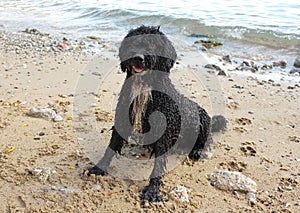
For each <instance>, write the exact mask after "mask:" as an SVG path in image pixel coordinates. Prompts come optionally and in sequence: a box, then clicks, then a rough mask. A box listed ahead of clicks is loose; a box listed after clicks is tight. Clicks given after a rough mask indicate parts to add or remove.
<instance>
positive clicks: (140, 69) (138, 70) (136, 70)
mask: <svg viewBox="0 0 300 213" xmlns="http://www.w3.org/2000/svg"><path fill="white" fill-rule="evenodd" d="M132 68H133V70H134V72H137V73H140V72H143V70H144V69H143V68H138V67H136V66H132Z"/></svg>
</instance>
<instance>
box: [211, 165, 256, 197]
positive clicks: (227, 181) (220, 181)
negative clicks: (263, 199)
mask: <svg viewBox="0 0 300 213" xmlns="http://www.w3.org/2000/svg"><path fill="white" fill-rule="evenodd" d="M208 178H209V181H210V184H211V185H212V186H214V187H216V188H217V189H220V190H224V191H232V192H235V193H238V192H241V193H246V194H248V196H249V199H250V201H252V202H253V201H255V200H256V197H255V193H256V191H257V184H256V182H255V181H254V180H252V179H251V178H249V177H247V176H245V175H243V174H242V173H240V172H230V171H226V170H218V171H216V172H214V173H212V174H210V175H208Z"/></svg>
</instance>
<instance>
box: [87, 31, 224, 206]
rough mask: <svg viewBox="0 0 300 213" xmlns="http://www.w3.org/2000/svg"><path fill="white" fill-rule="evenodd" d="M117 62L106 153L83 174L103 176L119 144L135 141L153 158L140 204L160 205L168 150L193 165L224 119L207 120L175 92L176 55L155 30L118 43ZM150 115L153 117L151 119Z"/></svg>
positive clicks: (141, 32) (204, 114) (166, 39)
mask: <svg viewBox="0 0 300 213" xmlns="http://www.w3.org/2000/svg"><path fill="white" fill-rule="evenodd" d="M119 57H120V60H121V69H122V71H124V72H126V73H127V77H126V80H125V82H124V84H123V87H122V89H121V93H120V97H119V101H118V104H117V109H116V115H115V123H114V127H113V128H112V130H113V131H112V137H111V140H110V144H109V148H107V150H106V151H105V154H104V157H103V158H102V159H101V160H100V161H99V163H98V164H97V165H96V166H94V167H93V168H90V169H89V172H88V175H91V174H95V175H104V174H106V171H107V168H108V166H109V164H110V162H111V160H112V158H113V156H114V155H115V154H116V153H119V154H121V149H122V147H123V145H124V143H127V142H128V140H129V138H136V141H137V144H139V145H141V146H147V147H151V149H152V152H153V153H154V155H155V163H154V168H153V170H152V173H151V176H150V183H149V185H148V186H147V187H146V188H145V189H144V190H143V192H142V195H141V200H142V202H145V201H149V202H158V201H161V200H162V198H161V195H160V186H161V184H162V176H163V175H164V171H165V169H166V158H167V157H166V156H167V153H169V151H170V150H174V151H176V152H180V153H181V154H182V153H187V154H188V157H189V158H190V159H192V160H198V159H199V158H200V157H201V150H203V148H204V146H206V145H207V144H210V143H211V142H212V138H211V132H217V131H221V130H223V129H224V128H225V125H226V120H225V118H224V117H223V116H214V117H213V118H212V119H211V118H210V117H209V115H208V114H207V112H206V111H205V110H204V109H203V108H201V107H200V106H199V105H198V104H196V103H195V102H193V101H191V100H189V99H188V98H186V97H184V96H183V95H181V94H180V93H178V91H177V90H176V89H175V87H174V85H173V84H172V83H171V80H170V78H169V73H170V69H171V68H172V67H173V65H174V63H175V60H176V58H177V54H176V51H175V49H174V47H173V45H172V43H171V42H170V41H169V40H168V38H167V37H166V36H165V35H164V34H163V33H162V32H161V31H160V30H159V27H146V26H141V27H139V28H136V29H132V30H130V31H129V33H128V34H127V35H126V37H125V38H124V39H123V41H122V43H121V46H120V49H119ZM154 115H155V116H154Z"/></svg>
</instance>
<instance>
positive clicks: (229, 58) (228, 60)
mask: <svg viewBox="0 0 300 213" xmlns="http://www.w3.org/2000/svg"><path fill="white" fill-rule="evenodd" d="M222 60H223V61H226V62H228V63H232V61H231V57H230V55H224V56H223V57H222Z"/></svg>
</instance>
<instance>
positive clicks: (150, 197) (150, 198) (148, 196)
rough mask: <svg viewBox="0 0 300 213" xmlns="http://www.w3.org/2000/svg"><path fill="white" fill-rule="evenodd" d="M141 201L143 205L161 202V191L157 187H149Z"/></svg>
mask: <svg viewBox="0 0 300 213" xmlns="http://www.w3.org/2000/svg"><path fill="white" fill-rule="evenodd" d="M141 201H142V204H143V205H144V204H145V203H146V202H161V201H162V197H161V195H160V193H159V189H158V188H157V187H155V186H151V185H150V186H148V187H147V188H146V189H145V190H144V191H143V193H142V195H141Z"/></svg>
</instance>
